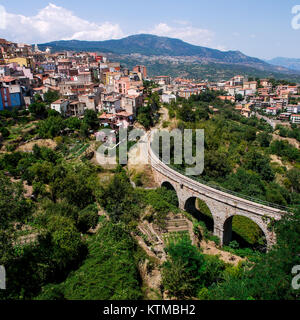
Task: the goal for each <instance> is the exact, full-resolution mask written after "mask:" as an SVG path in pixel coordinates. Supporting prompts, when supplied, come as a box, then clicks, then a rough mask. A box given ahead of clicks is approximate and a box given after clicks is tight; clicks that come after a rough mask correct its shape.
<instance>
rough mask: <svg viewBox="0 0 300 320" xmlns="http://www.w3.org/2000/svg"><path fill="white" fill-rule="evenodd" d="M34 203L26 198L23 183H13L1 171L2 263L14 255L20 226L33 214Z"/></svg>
mask: <svg viewBox="0 0 300 320" xmlns="http://www.w3.org/2000/svg"><path fill="white" fill-rule="evenodd" d="M31 212H32V204H31V202H30V201H29V200H26V199H25V198H24V189H23V186H22V184H21V183H13V182H11V181H10V179H9V178H8V177H6V176H4V175H3V174H2V173H1V172H0V240H1V241H0V252H1V255H0V265H5V266H6V264H7V263H8V261H10V260H11V259H12V258H13V257H14V252H13V247H12V244H13V240H15V238H16V233H17V231H18V228H21V226H22V225H23V224H24V222H25V220H26V218H28V217H29V216H30V215H31Z"/></svg>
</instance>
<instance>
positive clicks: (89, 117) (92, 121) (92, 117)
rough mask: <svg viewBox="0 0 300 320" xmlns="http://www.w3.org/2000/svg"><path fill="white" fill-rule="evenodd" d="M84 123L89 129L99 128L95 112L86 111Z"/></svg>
mask: <svg viewBox="0 0 300 320" xmlns="http://www.w3.org/2000/svg"><path fill="white" fill-rule="evenodd" d="M83 122H84V123H86V124H87V126H88V127H89V129H92V130H96V129H98V128H99V119H98V116H97V113H96V112H95V111H94V110H89V109H88V110H85V112H84V118H83Z"/></svg>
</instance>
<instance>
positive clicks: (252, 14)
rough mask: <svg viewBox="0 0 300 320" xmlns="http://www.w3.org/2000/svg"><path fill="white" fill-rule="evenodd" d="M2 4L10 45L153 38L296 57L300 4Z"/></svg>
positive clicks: (254, 0) (274, 0)
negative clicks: (296, 10) (144, 35)
mask: <svg viewBox="0 0 300 320" xmlns="http://www.w3.org/2000/svg"><path fill="white" fill-rule="evenodd" d="M0 5H2V10H0V19H2V23H1V21H0V37H3V38H7V39H8V40H11V41H18V42H26V43H36V42H37V43H40V42H47V41H52V40H59V39H80V40H106V39H112V38H114V39H117V38H121V37H123V36H127V35H131V34H137V33H152V34H157V35H162V36H170V37H176V38H180V39H182V40H185V41H187V42H190V43H193V44H198V45H203V46H208V47H212V48H217V49H220V50H240V51H242V52H243V53H245V54H247V55H250V56H255V57H259V58H264V59H269V58H273V57H276V56H284V57H294V58H300V50H299V49H300V41H299V39H300V28H299V29H298V30H295V29H293V28H292V25H291V21H292V18H293V17H294V16H295V14H294V15H293V14H292V8H293V7H294V6H295V5H300V0H259V1H258V0H251V1H250V0H211V1H207V0H184V1H182V0H181V1H179V0H150V1H149V0H147V1H145V0H122V1H121V0H114V1H104V0H84V1H83V0H81V1H78V0H73V1H70V0H64V1H61V0H52V1H51V2H49V0H48V1H41V0H27V1H17V0H16V1H11V0H0ZM3 8H4V10H3ZM1 11H2V14H1ZM3 11H4V13H3ZM299 13H300V10H299ZM299 22H300V19H299Z"/></svg>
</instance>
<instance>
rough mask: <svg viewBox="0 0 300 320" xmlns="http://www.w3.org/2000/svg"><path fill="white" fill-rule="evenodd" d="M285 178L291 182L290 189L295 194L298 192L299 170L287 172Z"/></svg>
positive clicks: (299, 187) (299, 190) (294, 169)
mask: <svg viewBox="0 0 300 320" xmlns="http://www.w3.org/2000/svg"><path fill="white" fill-rule="evenodd" d="M287 177H288V179H289V180H290V182H291V185H292V189H293V191H295V192H300V169H299V168H293V169H291V170H289V171H288V172H287Z"/></svg>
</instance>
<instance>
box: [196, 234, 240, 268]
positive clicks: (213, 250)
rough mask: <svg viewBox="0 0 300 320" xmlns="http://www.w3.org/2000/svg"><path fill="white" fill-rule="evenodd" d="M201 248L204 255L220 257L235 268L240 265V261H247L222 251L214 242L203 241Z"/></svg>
mask: <svg viewBox="0 0 300 320" xmlns="http://www.w3.org/2000/svg"><path fill="white" fill-rule="evenodd" d="M200 246H201V248H202V249H203V253H204V254H209V255H214V256H217V255H218V256H220V259H221V260H223V261H224V262H226V263H230V264H234V265H235V266H237V265H238V263H239V262H240V261H244V260H245V259H243V258H241V257H239V256H236V255H234V254H232V253H230V252H227V251H223V250H220V249H218V248H217V247H216V244H215V243H214V242H213V241H207V242H206V241H204V240H203V241H201V244H200Z"/></svg>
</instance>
